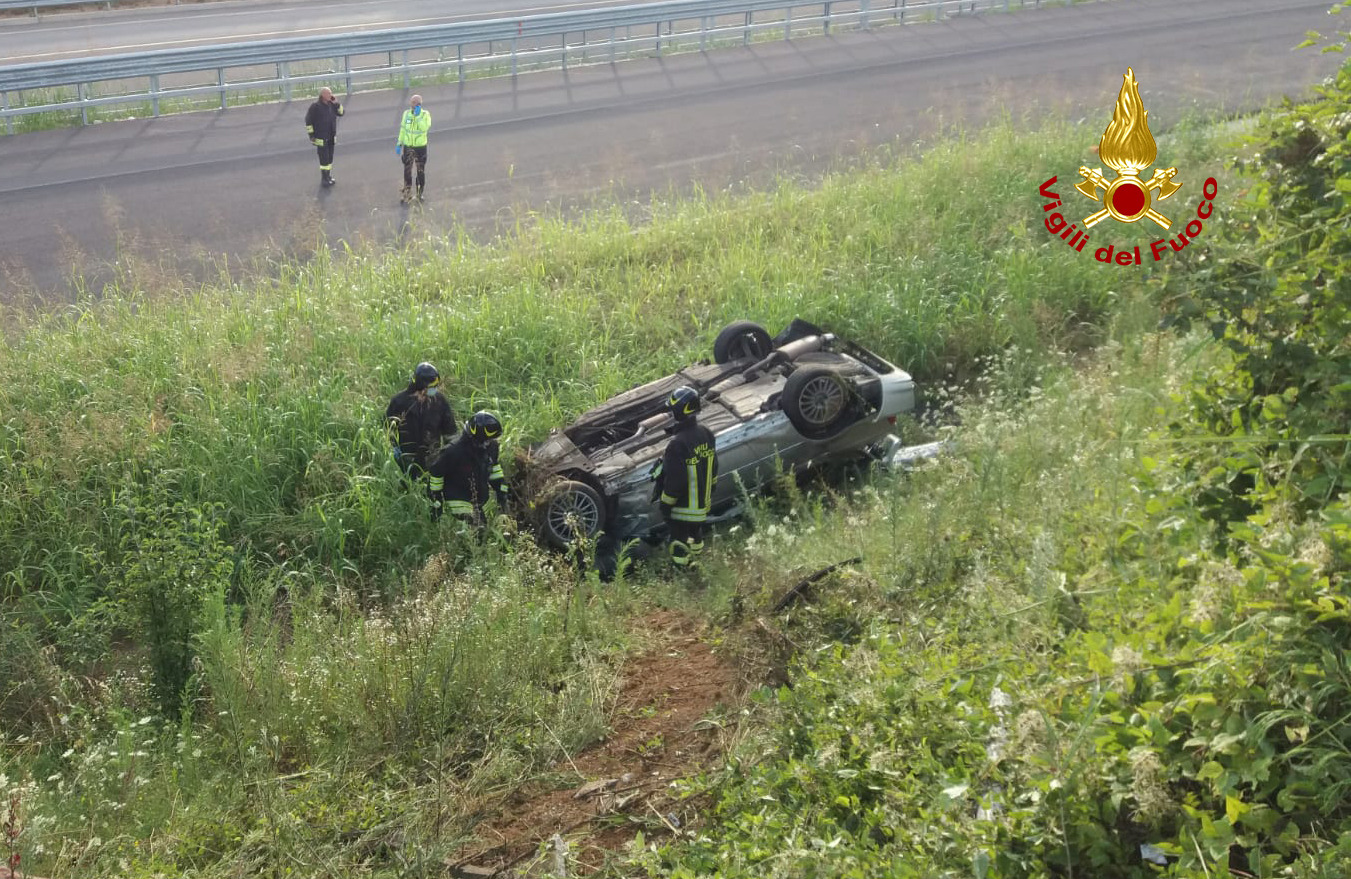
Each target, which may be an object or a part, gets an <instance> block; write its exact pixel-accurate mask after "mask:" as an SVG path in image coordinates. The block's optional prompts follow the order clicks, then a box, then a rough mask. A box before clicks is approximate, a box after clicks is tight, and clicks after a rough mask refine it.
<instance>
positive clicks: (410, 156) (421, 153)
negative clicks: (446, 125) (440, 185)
mask: <svg viewBox="0 0 1351 879" xmlns="http://www.w3.org/2000/svg"><path fill="white" fill-rule="evenodd" d="M414 164H416V165H417V188H418V191H419V192H420V191H421V190H422V187H423V186H424V185H425V184H426V182H427V148H426V147H425V146H420V147H414V146H406V147H404V148H403V185H404V186H412V185H413V165H414Z"/></svg>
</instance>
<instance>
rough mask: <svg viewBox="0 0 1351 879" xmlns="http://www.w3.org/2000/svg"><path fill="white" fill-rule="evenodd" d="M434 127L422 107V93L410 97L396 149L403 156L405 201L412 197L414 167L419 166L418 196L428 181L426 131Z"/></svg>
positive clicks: (400, 127) (398, 154) (395, 151)
mask: <svg viewBox="0 0 1351 879" xmlns="http://www.w3.org/2000/svg"><path fill="white" fill-rule="evenodd" d="M431 129H432V114H431V113H429V112H428V111H426V110H424V109H423V108H422V95H413V96H412V97H411V98H409V99H408V109H407V110H404V111H403V118H402V119H400V120H399V138H398V140H397V141H396V142H395V144H394V153H395V155H397V156H398V157H399V158H400V159H402V160H403V198H402V201H403V203H404V204H408V203H409V202H410V201H412V200H413V197H414V196H413V168H414V166H416V167H417V200H418V201H422V188H423V187H424V186H426V185H427V132H429V131H431Z"/></svg>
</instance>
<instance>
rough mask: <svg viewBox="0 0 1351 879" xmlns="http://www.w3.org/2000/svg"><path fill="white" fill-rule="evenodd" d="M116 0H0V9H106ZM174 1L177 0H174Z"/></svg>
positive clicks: (36, 11) (176, 0) (36, 10)
mask: <svg viewBox="0 0 1351 879" xmlns="http://www.w3.org/2000/svg"><path fill="white" fill-rule="evenodd" d="M116 2H117V0H0V11H8V10H11V9H12V10H20V9H31V10H32V11H33V14H34V15H37V14H38V9H39V7H44V6H93V5H94V4H98V5H100V6H104V7H106V8H108V9H112V8H113V4H114V3H116ZM174 2H175V3H177V2H178V0H174Z"/></svg>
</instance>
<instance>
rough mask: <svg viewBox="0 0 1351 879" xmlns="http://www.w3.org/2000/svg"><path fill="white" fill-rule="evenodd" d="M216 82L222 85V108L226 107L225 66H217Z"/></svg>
mask: <svg viewBox="0 0 1351 879" xmlns="http://www.w3.org/2000/svg"><path fill="white" fill-rule="evenodd" d="M216 83H217V84H218V85H219V86H220V108H221V109H222V110H224V109H225V68H224V67H217V68H216Z"/></svg>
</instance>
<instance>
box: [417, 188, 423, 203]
mask: <svg viewBox="0 0 1351 879" xmlns="http://www.w3.org/2000/svg"><path fill="white" fill-rule="evenodd" d="M417 200H418V201H422V187H421V186H419V187H418V188H417Z"/></svg>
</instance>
